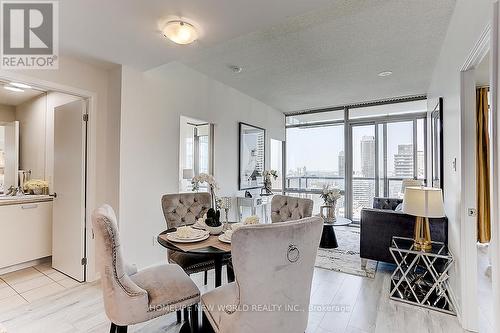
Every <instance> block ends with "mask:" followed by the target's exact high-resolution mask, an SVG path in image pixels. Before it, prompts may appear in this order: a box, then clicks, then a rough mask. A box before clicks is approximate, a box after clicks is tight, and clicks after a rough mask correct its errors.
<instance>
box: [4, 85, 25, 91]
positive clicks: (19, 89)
mask: <svg viewBox="0 0 500 333" xmlns="http://www.w3.org/2000/svg"><path fill="white" fill-rule="evenodd" d="M3 88H4V89H6V90H10V91H15V92H24V90H23V89H21V88H16V87H12V86H4V87H3Z"/></svg>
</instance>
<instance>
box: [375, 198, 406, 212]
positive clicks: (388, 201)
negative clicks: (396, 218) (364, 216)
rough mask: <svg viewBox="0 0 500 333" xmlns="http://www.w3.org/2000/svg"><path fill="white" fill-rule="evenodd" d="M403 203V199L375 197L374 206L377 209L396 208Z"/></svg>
mask: <svg viewBox="0 0 500 333" xmlns="http://www.w3.org/2000/svg"><path fill="white" fill-rule="evenodd" d="M401 203H403V199H397V198H373V208H375V209H386V210H395V209H396V207H397V206H398V205H399V204H401Z"/></svg>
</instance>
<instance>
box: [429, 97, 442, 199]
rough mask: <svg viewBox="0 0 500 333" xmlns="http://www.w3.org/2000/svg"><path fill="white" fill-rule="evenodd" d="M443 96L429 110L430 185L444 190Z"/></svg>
mask: <svg viewBox="0 0 500 333" xmlns="http://www.w3.org/2000/svg"><path fill="white" fill-rule="evenodd" d="M443 106H444V101H443V97H439V99H438V102H437V104H436V106H435V107H434V110H432V112H431V161H432V169H431V182H432V184H431V186H432V187H437V188H441V189H442V190H443V192H444V151H443V148H444V142H443Z"/></svg>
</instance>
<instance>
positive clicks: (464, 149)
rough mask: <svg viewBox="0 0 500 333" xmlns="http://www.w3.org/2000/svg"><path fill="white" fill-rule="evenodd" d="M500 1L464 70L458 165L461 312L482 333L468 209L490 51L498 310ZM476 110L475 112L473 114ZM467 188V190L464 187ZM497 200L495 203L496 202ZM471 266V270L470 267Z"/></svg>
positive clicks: (499, 309) (498, 305) (473, 219)
mask: <svg viewBox="0 0 500 333" xmlns="http://www.w3.org/2000/svg"><path fill="white" fill-rule="evenodd" d="M498 18H499V4H498V1H494V2H493V5H492V24H490V25H488V26H487V27H486V29H485V30H484V31H483V33H482V34H481V36H480V37H479V39H478V40H477V41H476V43H475V45H474V46H473V47H472V49H471V52H470V53H469V55H468V56H467V58H466V59H465V62H464V64H463V65H462V67H461V68H460V124H461V125H460V132H461V135H460V147H461V148H460V150H461V151H460V154H461V159H460V160H461V161H460V168H461V177H460V178H461V181H460V182H461V183H460V186H461V191H460V214H459V216H460V229H461V235H460V244H462V246H461V247H460V253H459V257H460V258H461V265H460V267H459V270H460V276H461V280H462V283H461V286H460V289H461V290H460V291H461V303H459V304H456V306H458V307H459V309H458V311H457V312H458V315H459V320H460V322H461V324H462V327H463V328H465V329H467V330H472V331H478V329H479V313H478V308H479V307H478V304H479V301H478V295H477V293H478V279H477V267H478V266H477V264H478V260H477V216H476V214H471V213H470V212H469V209H470V208H473V209H477V202H476V200H477V199H476V194H477V191H476V112H475V110H476V93H475V90H476V86H475V78H474V70H475V69H476V67H477V66H478V65H479V64H480V63H481V61H482V60H483V59H484V57H485V55H486V54H487V53H488V51H490V52H491V56H490V58H491V60H490V91H491V112H492V116H493V133H492V148H493V150H492V151H493V156H492V159H493V168H492V178H491V183H492V189H493V190H492V198H491V200H492V205H491V206H492V220H491V222H492V242H491V243H490V251H491V253H492V284H493V295H492V297H493V300H494V301H493V302H494V311H493V313H500V301H499V298H500V291H499V280H500V277H499V267H500V258H499V255H498V251H499V246H498V240H499V239H500V238H499V221H498V218H499V212H498V207H499V206H498V203H499V193H498V192H499V186H500V182H499V164H498V163H499V153H500V151H499V140H500V138H499V134H498V126H499V125H500V122H499V120H500V119H499V117H498V114H497V113H498V104H497V101H498V93H499V92H500V87H499V86H498V77H499V75H500V73H499V67H498V55H499V50H498V47H499V40H498V38H499V34H498V25H499V22H498ZM471 110H473V112H471ZM466 189H467V190H466ZM495 203H496V204H495ZM471 268H473V269H471ZM493 319H494V321H495V322H494V323H493V330H494V331H499V330H500V321H499V318H498V316H494V318H493Z"/></svg>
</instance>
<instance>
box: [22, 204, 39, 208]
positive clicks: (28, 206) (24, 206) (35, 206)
mask: <svg viewBox="0 0 500 333" xmlns="http://www.w3.org/2000/svg"><path fill="white" fill-rule="evenodd" d="M37 207H38V205H21V209H34V208H37Z"/></svg>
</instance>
